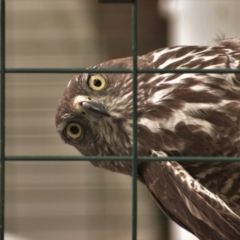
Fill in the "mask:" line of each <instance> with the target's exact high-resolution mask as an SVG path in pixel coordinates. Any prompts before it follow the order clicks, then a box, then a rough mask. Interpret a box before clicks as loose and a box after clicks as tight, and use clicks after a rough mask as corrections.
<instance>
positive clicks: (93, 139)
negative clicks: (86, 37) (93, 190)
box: [56, 38, 240, 240]
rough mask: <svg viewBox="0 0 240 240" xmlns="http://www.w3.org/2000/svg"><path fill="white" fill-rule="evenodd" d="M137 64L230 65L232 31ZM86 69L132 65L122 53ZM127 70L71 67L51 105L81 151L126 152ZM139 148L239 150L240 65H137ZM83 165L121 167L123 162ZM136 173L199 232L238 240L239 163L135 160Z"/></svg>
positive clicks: (205, 152)
mask: <svg viewBox="0 0 240 240" xmlns="http://www.w3.org/2000/svg"><path fill="white" fill-rule="evenodd" d="M138 67H139V68H140V69H158V68H167V69H179V68H186V69H187V68H199V69H208V68H210V69H213V68H215V69H226V68H227V69H240V38H236V39H226V40H221V41H219V42H218V44H217V45H216V46H213V47H204V46H177V47H170V48H165V49H159V50H156V51H154V52H151V53H148V54H146V55H143V56H139V57H138ZM93 68H95V69H101V68H104V69H106V68H132V58H123V59H116V60H111V61H108V62H104V63H102V64H99V65H97V66H94V67H93ZM132 110H133V107H132V74H80V75H77V76H75V77H74V78H73V79H72V80H71V81H70V82H69V84H68V86H67V88H66V90H65V92H64V94H63V97H62V99H61V101H60V104H59V106H58V109H57V114H56V127H57V131H58V133H59V134H60V136H61V138H62V139H63V140H64V141H65V142H66V143H68V144H70V145H72V146H74V147H75V148H76V149H78V150H79V152H80V153H81V154H82V155H85V156H89V155H95V156H113V155H114V156H126V155H131V154H132ZM138 153H139V155H140V156H159V159H160V157H163V156H240V74H237V73H236V74H226V73H223V74H220V73H219V74H216V73H206V74H204V73H195V74H190V73H183V74H176V73H175V74H174V73H166V74H157V73H156V74H144V73H143V74H138ZM92 164H93V165H95V166H97V167H101V168H105V169H108V170H111V171H115V172H120V173H124V174H128V175H131V174H132V168H131V163H130V162H122V161H115V162H109V161H106V162H93V163H92ZM138 179H139V181H141V182H142V183H143V184H144V185H145V186H146V187H147V189H148V190H149V192H150V194H151V195H152V197H153V198H154V199H155V201H156V202H157V204H158V205H159V207H160V208H161V209H162V210H163V212H164V213H165V214H166V215H167V216H169V217H170V218H171V219H173V220H174V221H175V222H177V223H178V224H179V225H180V226H182V227H184V228H185V229H187V230H189V231H190V232H192V233H193V234H195V235H196V236H197V237H199V238H200V239H216V240H220V239H240V185H239V182H240V163H239V162H180V163H177V162H164V161H159V162H139V163H138Z"/></svg>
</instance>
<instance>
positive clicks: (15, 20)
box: [0, 0, 238, 240]
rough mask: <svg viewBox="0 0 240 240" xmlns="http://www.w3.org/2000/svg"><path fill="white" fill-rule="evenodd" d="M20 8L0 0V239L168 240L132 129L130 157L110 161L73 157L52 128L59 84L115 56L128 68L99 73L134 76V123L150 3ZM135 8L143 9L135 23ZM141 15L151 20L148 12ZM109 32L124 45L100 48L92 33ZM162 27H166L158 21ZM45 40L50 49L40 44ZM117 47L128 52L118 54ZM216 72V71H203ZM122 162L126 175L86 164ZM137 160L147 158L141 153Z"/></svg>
mask: <svg viewBox="0 0 240 240" xmlns="http://www.w3.org/2000/svg"><path fill="white" fill-rule="evenodd" d="M24 2H25V4H23V1H21V2H20V1H17V0H8V1H6V7H5V1H3V0H1V212H0V213H1V239H3V238H4V229H5V231H6V232H10V233H15V234H17V235H18V236H19V237H22V238H23V239H55V238H57V239H60V240H61V239H112V238H114V239H116V240H117V239H130V238H131V239H132V240H136V239H138V240H141V239H149V240H151V239H168V231H167V230H168V229H167V228H168V225H167V223H166V220H165V218H164V216H163V215H162V214H161V213H160V211H159V210H158V209H157V208H156V206H155V205H154V204H153V203H152V201H151V199H150V200H148V199H149V197H148V196H147V195H146V193H145V189H143V188H142V186H140V185H139V186H138V185H137V179H136V163H137V144H136V142H137V141H136V139H137V126H136V124H135V125H134V126H135V127H134V129H133V135H134V139H135V140H134V150H133V155H132V157H129V158H119V157H115V158H114V157H111V159H109V158H104V159H103V158H101V157H95V156H94V157H88V158H86V157H79V156H78V153H77V152H76V151H75V152H74V149H73V148H72V147H69V146H67V145H63V143H62V142H61V140H60V139H59V137H58V136H57V134H56V133H55V126H54V113H55V108H56V106H57V103H58V99H59V97H60V96H61V94H62V92H63V89H64V88H65V86H66V84H67V82H66V79H70V78H71V76H72V74H73V73H80V72H90V71H89V70H86V69H85V67H87V66H90V65H94V64H95V63H99V62H101V61H103V60H107V59H109V58H114V57H117V56H118V57H119V54H123V56H127V55H130V54H131V55H132V56H133V61H134V62H133V63H134V64H133V65H134V68H133V70H113V69H106V70H104V71H105V72H132V73H133V76H134V79H135V81H134V86H133V90H134V99H133V100H134V103H133V104H134V106H135V108H134V109H135V110H134V114H133V118H134V122H135V123H136V120H137V119H136V106H137V102H136V96H137V81H136V77H137V74H138V73H139V72H149V73H150V72H153V71H151V70H147V71H145V70H141V71H139V70H138V69H137V61H136V56H137V54H138V53H139V52H142V53H146V52H147V51H148V50H147V49H145V46H146V44H145V43H144V41H143V40H142V38H141V37H139V34H140V35H141V34H142V35H144V32H142V33H141V31H142V29H150V28H148V26H146V25H144V27H142V28H139V32H140V33H137V23H139V21H141V16H140V15H141V14H146V12H147V11H144V10H146V7H150V6H151V7H153V6H154V5H153V4H154V3H156V1H151V2H152V3H150V1H147V4H148V5H146V3H144V1H136V0H134V1H133V2H132V4H127V5H122V6H120V5H118V6H117V8H116V9H115V11H113V8H114V7H113V6H109V5H105V4H98V8H100V10H99V9H97V7H96V1H76V0H75V1H74V0H71V1H65V0H59V1H58V2H57V3H56V1H54V0H52V1H37V0H25V1H24ZM80 2H81V3H80ZM100 2H104V1H100ZM137 2H138V6H137ZM144 4H145V5H144ZM137 7H138V8H141V7H142V12H141V11H139V13H138V14H139V18H138V19H137ZM153 8H154V7H153ZM4 9H6V17H5V12H4ZM152 12H153V11H152ZM152 12H151V11H150V13H151V14H150V15H151V18H152V17H153V16H152V15H153V14H152ZM106 13H107V14H108V15H109V19H111V20H112V21H105V22H104V24H105V25H107V26H104V24H101V22H99V21H98V20H99V19H103V18H104V17H105V15H104V14H106ZM120 14H121V16H120ZM118 15H119V17H120V18H118ZM122 16H124V18H123V17H122ZM114 18H118V19H121V21H120V23H119V24H121V25H122V28H123V29H124V31H125V32H126V31H129V32H128V34H131V33H130V32H131V28H132V36H130V37H129V38H132V43H131V42H129V41H128V40H129V38H126V39H124V37H126V36H125V35H124V34H122V33H123V32H121V30H120V29H117V27H116V26H114V25H113V26H111V23H112V22H114V21H113V19H114ZM143 18H144V19H151V18H149V16H145V15H144V16H143ZM109 19H108V20H109ZM5 20H6V31H5ZM114 23H116V22H114ZM139 24H140V23H139ZM145 24H147V22H146V21H145ZM151 25H152V26H153V25H154V24H153V23H151ZM128 26H129V29H130V30H129V29H128ZM131 26H132V27H131ZM154 26H155V25H154ZM109 27H111V29H112V30H113V32H114V29H115V30H116V29H117V30H116V31H115V32H114V33H113V35H115V36H116V35H118V34H119V35H121V38H120V39H121V44H120V41H119V42H117V44H116V45H114V44H113V43H112V42H107V41H106V38H107V37H106V35H104V34H103V36H102V37H101V39H100V40H99V36H100V34H99V28H102V29H107V28H109ZM161 27H162V28H163V29H164V27H163V25H162V26H161ZM61 29H65V31H64V32H63V31H62V30H61ZM79 29H81V31H79ZM102 29H101V30H102ZM151 29H152V28H151ZM29 32H31V34H30V35H29ZM163 32H164V30H163ZM107 33H109V32H105V34H107ZM152 34H153V35H154V33H152ZM145 35H146V34H145ZM150 35H151V34H150ZM148 36H149V34H148ZM154 38H156V35H154ZM5 39H6V54H5V42H4V40H5ZM161 39H164V38H161ZM115 40H116V41H117V39H115ZM125 40H126V41H125ZM150 41H152V40H150ZM161 41H163V42H161ZM46 42H47V47H46V46H43V43H46ZM159 42H160V43H159ZM159 42H158V44H156V43H155V42H154V41H153V42H151V43H150V45H151V48H152V49H154V48H159V47H162V46H164V45H165V43H166V42H165V41H164V40H160V39H159ZM114 43H116V42H114ZM123 44H125V45H126V47H125V48H124V49H121V46H122V45H123ZM154 44H156V46H155V45H154ZM115 48H119V49H118V50H119V51H118V52H117V54H116V55H112V52H113V51H111V49H115ZM131 48H133V50H131ZM125 49H127V51H126V50H125ZM140 49H141V50H140ZM152 49H149V50H152ZM56 53H57V54H56ZM115 53H116V51H115ZM82 56H84V57H82ZM83 58H84V59H83ZM5 61H6V67H5ZM79 66H82V68H81V69H79ZM214 71H215V72H219V70H211V69H210V70H208V72H214ZM102 72H103V71H102ZM154 72H156V70H155V71H154ZM157 72H159V73H166V72H169V70H158V71H157ZM171 72H180V73H181V72H201V70H188V69H187V70H171ZM225 72H229V73H231V71H225ZM5 79H6V81H5ZM5 85H6V86H5ZM5 92H6V93H5ZM5 106H6V108H5ZM4 119H5V120H6V121H4ZM50 122H51V123H50ZM120 159H125V160H131V161H133V165H134V166H135V167H134V174H133V175H134V177H133V178H132V179H131V178H128V177H125V176H121V175H119V174H113V173H110V172H105V171H102V170H99V169H95V168H93V167H92V166H91V165H90V164H89V163H86V162H85V160H94V161H97V160H120ZM141 159H142V160H149V158H147V157H143V158H141ZM172 159H173V158H172ZM151 160H158V159H156V158H152V159H151ZM174 160H176V158H174ZM179 160H186V158H179ZM187 160H199V159H198V158H187ZM205 160H216V158H205ZM217 160H218V161H220V160H229V159H228V158H218V159H217ZM232 160H236V161H237V160H238V159H232ZM5 165H6V166H5ZM4 188H5V189H4ZM4 194H5V195H4ZM4 199H5V201H4ZM137 209H138V210H137ZM4 211H5V214H4ZM4 215H5V217H4ZM4 223H5V224H4ZM160 223H162V224H160ZM4 225H5V227H4ZM137 233H138V234H137Z"/></svg>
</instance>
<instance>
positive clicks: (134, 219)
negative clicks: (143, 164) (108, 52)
mask: <svg viewBox="0 0 240 240" xmlns="http://www.w3.org/2000/svg"><path fill="white" fill-rule="evenodd" d="M132 56H133V152H132V154H133V160H132V240H137V156H138V149H137V143H138V136H137V130H138V127H137V93H138V84H137V77H138V76H137V68H138V65H137V0H133V5H132Z"/></svg>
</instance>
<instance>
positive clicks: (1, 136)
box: [0, 0, 5, 240]
mask: <svg viewBox="0 0 240 240" xmlns="http://www.w3.org/2000/svg"><path fill="white" fill-rule="evenodd" d="M0 91H1V96H0V157H1V162H0V186H1V193H0V194H1V195H0V202H1V207H0V239H1V240H2V239H4V192H5V191H4V172H5V128H4V120H5V1H4V0H1V79H0Z"/></svg>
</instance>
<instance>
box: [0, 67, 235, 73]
mask: <svg viewBox="0 0 240 240" xmlns="http://www.w3.org/2000/svg"><path fill="white" fill-rule="evenodd" d="M135 71H136V72H137V73H219V74H223V73H240V69H167V68H164V69H135ZM4 72H5V73H38V74H41V73H66V74H67V73H132V72H133V70H132V69H126V68H122V69H114V68H111V69H86V68H61V69H60V68H6V69H5V70H4Z"/></svg>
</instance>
